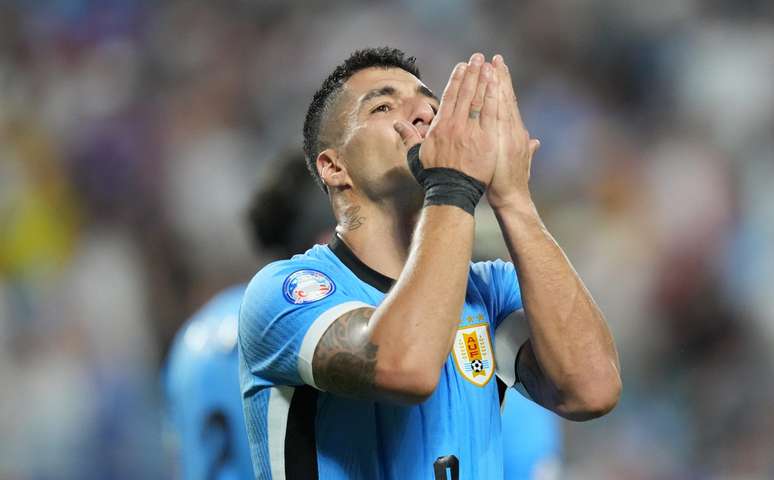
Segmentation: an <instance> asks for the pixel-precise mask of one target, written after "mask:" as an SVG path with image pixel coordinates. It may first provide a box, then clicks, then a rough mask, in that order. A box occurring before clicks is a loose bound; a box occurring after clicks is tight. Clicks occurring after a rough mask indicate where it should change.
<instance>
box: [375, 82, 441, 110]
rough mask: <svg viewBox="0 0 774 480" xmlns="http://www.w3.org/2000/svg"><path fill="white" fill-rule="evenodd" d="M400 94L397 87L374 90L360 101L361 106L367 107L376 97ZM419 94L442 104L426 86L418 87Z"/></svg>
mask: <svg viewBox="0 0 774 480" xmlns="http://www.w3.org/2000/svg"><path fill="white" fill-rule="evenodd" d="M397 93H398V91H397V90H396V89H395V87H392V86H390V85H385V86H384V87H382V88H375V89H373V90H370V91H369V92H368V93H366V94H365V95H363V98H362V99H361V100H360V106H361V107H362V106H363V105H365V104H366V103H367V102H368V101H369V100H373V99H374V98H376V97H393V96H395V95H396V94H397ZM417 93H418V94H420V95H422V96H425V97H427V98H431V99H433V100H435V101H436V102H439V103H440V100H438V97H436V96H435V94H434V93H433V92H432V90H430V89H429V88H427V87H426V86H424V85H419V86H418V87H417Z"/></svg>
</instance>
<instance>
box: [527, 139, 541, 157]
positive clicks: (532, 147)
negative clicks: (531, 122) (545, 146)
mask: <svg viewBox="0 0 774 480" xmlns="http://www.w3.org/2000/svg"><path fill="white" fill-rule="evenodd" d="M539 148H540V140H538V139H537V138H533V139H531V140H530V141H529V156H530V157H531V156H532V155H534V154H535V152H537V151H538V149H539Z"/></svg>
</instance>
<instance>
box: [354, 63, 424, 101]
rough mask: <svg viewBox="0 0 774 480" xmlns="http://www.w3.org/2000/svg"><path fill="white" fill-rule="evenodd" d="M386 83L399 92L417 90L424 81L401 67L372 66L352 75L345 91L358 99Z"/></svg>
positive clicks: (355, 99)
mask: <svg viewBox="0 0 774 480" xmlns="http://www.w3.org/2000/svg"><path fill="white" fill-rule="evenodd" d="M385 85H390V86H392V87H395V88H396V89H397V90H398V91H399V92H415V91H416V89H417V87H419V86H424V83H422V82H421V81H420V80H419V79H418V78H417V77H415V76H414V75H412V74H410V73H408V72H407V71H405V70H403V69H401V68H379V67H371V68H366V69H363V70H360V71H359V72H357V73H355V74H354V75H352V76H351V77H350V78H349V80H347V81H346V83H345V84H344V91H345V92H346V93H347V94H348V95H347V96H349V97H350V98H351V99H352V100H354V101H357V100H358V99H360V98H361V97H362V96H363V95H365V94H366V93H367V92H369V91H370V90H373V89H374V88H379V87H382V86H385Z"/></svg>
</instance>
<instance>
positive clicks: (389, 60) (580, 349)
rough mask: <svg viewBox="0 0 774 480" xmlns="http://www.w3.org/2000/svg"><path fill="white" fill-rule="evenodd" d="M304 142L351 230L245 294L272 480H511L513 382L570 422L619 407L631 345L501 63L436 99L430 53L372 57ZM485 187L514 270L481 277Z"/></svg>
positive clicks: (255, 422) (245, 352) (345, 80)
mask: <svg viewBox="0 0 774 480" xmlns="http://www.w3.org/2000/svg"><path fill="white" fill-rule="evenodd" d="M304 140H305V142H304V147H305V153H306V157H307V162H308V163H309V166H310V170H311V172H312V174H313V175H314V176H315V178H316V179H318V180H319V181H320V183H321V185H322V186H323V188H324V189H325V190H326V191H327V193H328V196H329V199H330V202H331V205H332V208H333V212H334V215H335V216H336V219H337V222H338V225H337V228H336V235H335V236H334V238H333V240H332V241H331V243H330V244H328V245H327V246H324V245H317V246H315V247H313V248H312V249H310V250H308V251H307V252H306V253H303V254H299V255H296V256H294V257H293V258H292V259H290V260H286V261H280V262H275V263H272V264H270V265H268V266H266V267H264V268H263V269H262V270H261V271H260V272H258V274H257V275H256V276H255V277H254V278H253V280H252V281H251V282H250V284H249V285H248V287H247V291H246V293H245V297H244V300H243V303H242V309H241V311H240V321H239V351H240V371H241V382H242V395H243V401H244V407H245V419H246V422H247V434H248V437H249V440H250V449H251V454H252V457H253V465H254V468H255V473H256V476H257V477H258V478H267V479H274V480H277V479H283V478H285V479H299V478H303V479H310V478H321V479H326V480H329V479H330V480H335V479H345V478H346V479H427V478H446V475H447V471H448V470H451V473H452V476H456V477H458V478H462V479H494V478H502V477H503V451H502V438H501V421H500V408H499V407H500V405H499V401H500V394H501V393H502V391H503V390H502V389H500V388H498V385H499V382H498V381H496V380H494V373H495V370H496V369H497V371H498V376H499V377H500V378H501V379H502V381H503V382H504V383H505V385H516V386H517V388H521V389H522V390H523V391H524V393H525V394H527V395H528V396H529V397H530V398H531V399H532V400H534V401H535V402H537V403H539V404H541V405H542V406H544V407H546V408H548V409H550V410H552V411H554V412H556V413H558V414H559V415H562V416H564V417H566V418H569V419H573V420H586V419H590V418H594V417H597V416H600V415H603V414H604V413H606V412H607V411H609V410H610V409H612V408H613V407H614V405H615V404H616V403H617V401H618V397H619V395H620V390H621V381H620V375H619V372H618V356H617V352H616V349H615V346H614V342H613V339H612V336H611V334H610V331H609V329H608V327H607V325H606V323H605V320H604V318H603V316H602V313H601V312H600V311H599V309H598V308H597V306H596V304H595V303H594V301H593V299H592V298H591V295H590V294H589V292H588V291H587V290H586V288H585V287H584V285H583V283H582V281H581V280H580V278H579V277H578V275H577V274H576V272H575V271H574V269H573V268H572V266H571V265H570V263H569V261H568V260H567V258H566V257H565V255H564V253H563V252H562V250H561V249H560V248H559V246H558V245H557V244H556V242H555V241H554V240H553V238H552V237H551V235H550V234H549V233H548V231H547V230H546V228H545V226H544V225H543V223H542V221H541V219H540V217H539V215H538V213H537V210H536V208H535V206H534V204H533V203H532V200H531V196H530V193H529V188H528V179H529V170H530V163H531V159H532V155H533V154H534V152H535V150H536V149H537V147H538V144H539V142H538V141H537V140H534V139H530V137H529V134H528V133H527V131H526V129H525V128H524V125H523V123H522V121H521V117H520V115H519V111H518V107H517V103H516V97H515V94H514V92H513V87H512V85H511V80H510V77H509V73H508V71H507V67H506V66H505V63H504V62H503V60H502V58H501V57H500V56H496V57H495V58H494V59H493V60H492V63H489V62H486V61H485V59H484V57H483V55H481V54H479V53H477V54H474V55H473V56H472V57H471V59H470V61H469V62H467V63H460V64H458V65H457V66H456V67H455V68H454V70H453V72H452V74H451V76H450V78H449V82H448V84H447V86H446V89H445V90H444V93H443V96H442V99H441V101H440V102H439V101H438V99H436V97H435V95H433V93H432V92H431V91H430V90H429V89H428V88H427V87H426V86H425V85H424V84H423V83H422V82H421V81H420V79H419V72H418V70H417V68H416V66H415V64H414V59H413V58H406V57H405V55H404V54H403V53H402V52H400V51H398V50H394V49H388V48H380V49H367V50H361V51H358V52H355V53H354V54H353V55H352V56H350V57H349V58H348V59H347V60H346V61H345V62H344V63H342V64H341V65H339V66H338V67H337V68H336V69H335V70H334V71H333V73H332V74H331V75H330V76H329V77H328V78H327V79H326V80H325V81H324V82H323V85H322V87H321V88H320V90H319V91H318V92H317V93H316V94H315V96H314V98H313V99H312V102H311V105H310V107H309V110H308V113H307V117H306V120H305V124H304ZM407 160H408V162H407ZM289 188H291V186H289ZM484 192H486V194H487V196H488V200H489V203H490V205H491V206H492V208H493V209H494V211H495V213H496V215H497V217H498V220H499V223H500V227H501V230H502V233H503V236H504V238H505V240H506V244H507V246H508V249H509V253H510V255H511V257H512V258H513V259H514V261H515V265H514V264H511V263H508V262H502V261H496V262H481V263H473V264H471V261H470V260H471V250H472V243H473V229H474V217H473V211H474V208H475V205H476V204H477V202H478V200H479V199H480V197H481V196H482V195H483V194H484ZM517 270H518V280H517V273H516V272H517ZM512 314H513V317H514V318H508V317H511V316H512ZM497 337H500V339H499V342H498V347H497V349H496V352H495V348H494V347H493V338H497ZM495 353H497V356H498V358H497V359H495ZM505 454H506V455H507V452H506V453H505Z"/></svg>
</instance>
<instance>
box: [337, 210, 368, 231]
mask: <svg viewBox="0 0 774 480" xmlns="http://www.w3.org/2000/svg"><path fill="white" fill-rule="evenodd" d="M358 213H360V206H359V205H354V206H351V207H348V208H346V209H345V210H344V214H343V215H342V218H341V227H342V228H344V229H345V230H357V229H358V228H360V227H361V226H362V225H363V221H364V220H365V217H361V216H360V215H358Z"/></svg>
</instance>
